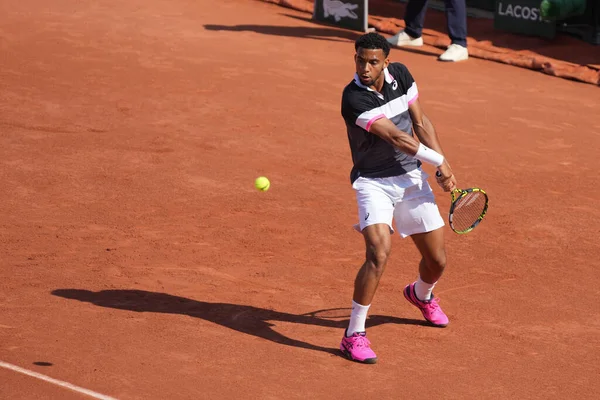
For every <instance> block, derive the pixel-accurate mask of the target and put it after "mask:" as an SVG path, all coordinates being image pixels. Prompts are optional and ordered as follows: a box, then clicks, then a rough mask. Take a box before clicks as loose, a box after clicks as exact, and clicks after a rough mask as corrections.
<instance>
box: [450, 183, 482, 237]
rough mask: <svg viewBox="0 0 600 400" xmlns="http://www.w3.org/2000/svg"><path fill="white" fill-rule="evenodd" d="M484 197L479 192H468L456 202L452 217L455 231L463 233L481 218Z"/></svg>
mask: <svg viewBox="0 0 600 400" xmlns="http://www.w3.org/2000/svg"><path fill="white" fill-rule="evenodd" d="M485 202H486V201H485V195H484V194H483V193H481V192H469V193H467V194H466V195H465V196H464V197H461V198H460V199H458V200H457V202H456V204H455V206H454V212H453V215H452V225H453V227H454V229H456V230H457V231H465V230H467V229H469V228H471V227H472V226H473V224H475V223H476V222H477V220H478V219H479V218H480V217H481V214H482V213H483V210H484V208H485Z"/></svg>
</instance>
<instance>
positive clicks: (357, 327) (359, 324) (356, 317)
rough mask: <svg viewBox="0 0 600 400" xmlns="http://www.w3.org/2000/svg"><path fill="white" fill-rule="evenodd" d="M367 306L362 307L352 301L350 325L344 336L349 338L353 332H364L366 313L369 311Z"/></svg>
mask: <svg viewBox="0 0 600 400" xmlns="http://www.w3.org/2000/svg"><path fill="white" fill-rule="evenodd" d="M369 307H371V305H370V304H369V305H368V306H363V305H360V304H358V303H357V302H355V301H354V300H352V314H350V323H349V324H348V329H347V330H346V336H347V337H350V336H352V334H353V333H354V332H364V331H365V322H367V312H368V311H369Z"/></svg>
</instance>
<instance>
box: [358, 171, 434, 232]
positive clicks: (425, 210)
mask: <svg viewBox="0 0 600 400" xmlns="http://www.w3.org/2000/svg"><path fill="white" fill-rule="evenodd" d="M428 177H429V175H428V174H427V173H426V172H425V171H423V170H422V169H421V168H417V169H415V170H412V171H410V172H408V173H406V174H404V175H400V176H392V177H389V178H364V177H359V178H358V179H357V180H356V181H354V183H353V184H352V188H353V189H354V190H355V191H356V202H357V204H358V221H359V223H358V224H356V225H354V228H355V229H356V230H357V231H359V232H362V230H363V229H365V228H366V227H367V226H369V225H373V224H387V225H388V226H389V227H390V231H391V232H392V233H393V232H394V228H393V226H392V221H393V222H394V223H395V225H396V230H397V231H398V233H399V234H400V236H402V237H403V238H405V237H407V236H410V235H414V234H416V233H424V232H430V231H433V230H436V229H438V228H441V227H443V226H444V220H443V218H442V216H441V215H440V210H439V209H438V206H437V204H436V203H435V197H434V195H433V191H432V190H431V186H429V183H428V182H427V178H428Z"/></svg>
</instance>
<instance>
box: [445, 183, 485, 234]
mask: <svg viewBox="0 0 600 400" xmlns="http://www.w3.org/2000/svg"><path fill="white" fill-rule="evenodd" d="M475 192H479V193H481V194H483V196H484V198H485V205H484V206H483V211H482V212H481V214H480V215H479V217H478V218H477V220H476V221H475V222H474V223H473V224H472V225H471V226H470V227H469V228H467V229H465V230H462V231H459V230H456V229H454V225H453V223H452V217H453V216H454V210H455V208H456V205H457V203H458V201H459V200H460V199H462V198H463V197H465V196H466V195H468V194H469V193H475ZM451 196H452V204H451V205H450V211H448V223H449V224H450V229H452V230H453V231H454V232H456V233H458V234H459V235H464V234H465V233H469V232H471V231H472V230H473V229H475V227H476V226H477V225H479V223H480V222H481V221H482V220H483V217H485V214H486V213H487V210H488V195H487V193H486V192H485V190H483V189H480V188H468V189H454V190H453V191H452V193H451Z"/></svg>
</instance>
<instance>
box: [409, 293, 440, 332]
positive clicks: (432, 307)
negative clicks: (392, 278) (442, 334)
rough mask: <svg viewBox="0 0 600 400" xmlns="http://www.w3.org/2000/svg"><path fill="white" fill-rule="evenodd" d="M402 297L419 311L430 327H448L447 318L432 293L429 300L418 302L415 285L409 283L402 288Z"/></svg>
mask: <svg viewBox="0 0 600 400" xmlns="http://www.w3.org/2000/svg"><path fill="white" fill-rule="evenodd" d="M404 297H406V300H408V301H409V302H411V303H412V304H413V305H414V306H416V307H417V308H418V309H419V310H421V313H423V317H425V319H426V320H427V321H429V323H431V324H432V325H435V326H439V327H442V328H443V327H445V326H447V325H448V317H447V316H446V314H444V312H443V311H442V309H441V308H440V305H439V304H438V301H439V300H440V299H436V298H434V297H433V293H432V294H431V300H427V301H422V300H419V299H418V298H417V294H416V293H415V284H414V283H411V284H410V285H408V286H406V287H405V288H404Z"/></svg>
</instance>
